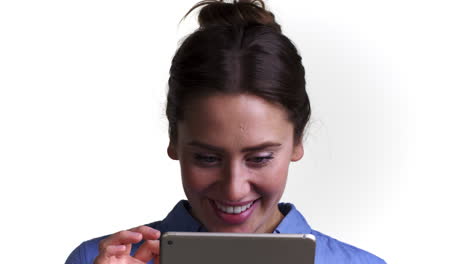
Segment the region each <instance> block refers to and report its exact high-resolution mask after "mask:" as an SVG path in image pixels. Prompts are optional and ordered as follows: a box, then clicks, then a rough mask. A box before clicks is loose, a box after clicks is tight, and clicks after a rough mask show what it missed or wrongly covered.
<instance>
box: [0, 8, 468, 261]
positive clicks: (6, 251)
mask: <svg viewBox="0 0 468 264" xmlns="http://www.w3.org/2000/svg"><path fill="white" fill-rule="evenodd" d="M194 3H195V1H192V0H183V1H182V0H178V1H159V2H158V1H154V0H153V1H123V0H121V1H104V0H92V1H90V0H81V1H63V0H62V1H58V0H56V1H52V0H43V1H22V0H16V1H2V2H1V3H0V203H1V218H0V221H1V222H0V227H1V230H2V231H1V239H0V248H1V252H2V257H1V259H0V262H1V263H22V262H31V261H33V262H35V263H63V262H64V261H65V259H66V257H67V256H68V254H69V253H70V252H71V251H72V250H73V249H74V247H76V246H77V245H78V244H79V243H81V242H82V241H84V240H87V239H90V238H93V237H97V236H101V235H105V234H109V233H113V232H116V231H119V230H121V229H126V228H130V227H134V226H137V225H141V224H145V223H149V222H152V221H155V220H159V219H161V218H163V217H164V216H165V215H166V214H167V213H168V212H169V210H170V209H171V208H172V207H173V206H174V205H175V203H176V202H177V201H178V200H180V199H182V198H184V195H183V191H182V188H181V186H180V179H179V171H178V164H177V162H175V161H172V160H170V159H169V158H168V157H167V156H166V145H167V142H168V138H167V133H166V129H167V125H166V120H165V117H164V104H165V92H166V89H167V79H168V71H169V67H170V61H171V58H172V56H173V54H174V52H175V49H176V47H177V41H178V40H179V39H180V38H181V37H183V36H184V35H185V34H187V33H189V32H190V31H191V30H193V29H195V27H196V23H195V22H196V19H195V16H193V15H192V16H190V17H189V18H188V19H187V20H186V21H185V22H182V23H181V25H180V27H178V26H177V23H178V22H179V19H180V18H181V17H182V16H183V15H184V14H185V12H186V11H188V9H189V8H190V7H191V6H192V5H193V4H194ZM267 7H269V8H270V9H271V10H272V11H273V12H274V13H275V15H276V17H277V19H278V22H279V23H281V24H282V26H283V31H284V33H285V34H286V35H287V36H288V37H290V38H291V39H292V40H293V42H294V43H295V44H296V45H297V47H298V49H299V51H300V53H301V55H302V56H303V62H304V66H305V68H306V71H307V76H306V77H307V89H308V91H309V96H310V98H311V101H312V107H313V122H312V124H311V126H310V128H309V134H308V138H307V141H306V155H305V157H304V158H303V160H302V161H300V162H298V163H295V164H292V166H291V170H290V178H289V182H288V186H287V189H286V193H285V195H284V197H283V201H289V202H294V203H295V204H296V206H297V207H298V208H299V209H300V210H301V212H302V213H303V214H304V215H305V216H306V218H307V219H308V220H309V223H310V224H311V226H312V227H313V228H315V229H317V230H319V231H321V232H323V233H326V234H328V235H330V236H333V237H335V238H337V239H339V240H342V241H345V242H348V243H350V244H353V245H355V246H357V247H360V248H363V249H366V250H368V251H370V252H372V253H374V254H376V255H378V256H380V257H382V258H384V259H385V260H387V262H388V263H395V264H396V263H399V264H401V263H460V262H463V260H465V259H466V256H465V255H464V253H463V252H466V242H464V238H466V237H467V236H468V232H467V228H466V227H465V225H466V223H468V217H467V214H466V212H467V205H466V202H464V201H467V200H468V194H467V187H468V185H467V184H466V181H465V179H464V178H466V177H467V176H468V171H467V168H466V163H467V147H468V141H467V135H468V126H467V125H466V123H467V122H468V118H467V117H466V114H467V113H468V107H467V98H468V97H467V93H466V91H467V89H468V81H467V71H468V67H467V61H468V52H467V47H468V39H467V24H468V18H467V16H466V10H467V8H466V7H465V6H463V1H455V0H445V1H417V0H405V1H403V0H396V1H375V0H373V1H371V0H367V1H366V0H356V1H344V0H342V1H341V0H330V1H292V0H291V1H278V0H276V1H267ZM463 244H465V246H464V245H463Z"/></svg>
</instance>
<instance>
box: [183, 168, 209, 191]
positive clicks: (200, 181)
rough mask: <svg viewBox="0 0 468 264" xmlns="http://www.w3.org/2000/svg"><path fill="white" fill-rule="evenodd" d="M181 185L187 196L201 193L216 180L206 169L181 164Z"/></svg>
mask: <svg viewBox="0 0 468 264" xmlns="http://www.w3.org/2000/svg"><path fill="white" fill-rule="evenodd" d="M181 174H182V184H183V187H184V190H185V192H186V193H187V194H189V193H190V194H194V193H202V192H204V191H206V190H207V189H209V186H211V185H212V184H213V183H214V182H215V181H216V180H215V179H214V177H213V173H212V172H209V171H207V170H206V169H200V168H197V167H196V166H193V165H189V164H183V163H181Z"/></svg>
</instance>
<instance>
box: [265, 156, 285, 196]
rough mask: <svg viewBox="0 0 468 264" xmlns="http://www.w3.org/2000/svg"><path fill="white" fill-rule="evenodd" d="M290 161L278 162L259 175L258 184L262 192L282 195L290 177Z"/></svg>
mask: <svg viewBox="0 0 468 264" xmlns="http://www.w3.org/2000/svg"><path fill="white" fill-rule="evenodd" d="M288 167H289V162H282V163H276V164H275V165H273V166H269V167H268V169H266V168H265V169H264V170H263V171H262V172H261V175H257V176H258V178H257V179H258V181H257V186H258V188H259V189H261V192H263V193H264V194H268V195H271V196H278V195H281V194H282V193H283V191H284V188H285V186H286V180H287V178H288Z"/></svg>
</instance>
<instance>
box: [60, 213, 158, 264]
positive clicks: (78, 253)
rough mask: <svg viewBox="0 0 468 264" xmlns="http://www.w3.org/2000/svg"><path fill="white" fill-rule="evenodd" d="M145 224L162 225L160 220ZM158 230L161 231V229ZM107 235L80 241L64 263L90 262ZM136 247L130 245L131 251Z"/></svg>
mask: <svg viewBox="0 0 468 264" xmlns="http://www.w3.org/2000/svg"><path fill="white" fill-rule="evenodd" d="M147 226H150V227H152V228H154V229H158V230H160V229H161V228H162V227H163V226H162V225H161V221H157V222H153V223H150V224H147ZM160 231H162V232H163V230H160ZM108 236H110V235H106V236H102V237H97V238H93V239H90V240H88V241H85V242H83V243H81V244H80V245H79V246H78V247H76V248H75V249H74V250H73V251H72V253H70V255H69V256H68V258H67V260H66V261H65V264H88V263H89V264H92V263H93V262H94V259H95V258H96V256H97V255H98V254H99V243H100V242H101V240H103V239H105V238H106V237H108ZM137 248H138V245H136V246H135V247H132V251H135V250H136V249H137Z"/></svg>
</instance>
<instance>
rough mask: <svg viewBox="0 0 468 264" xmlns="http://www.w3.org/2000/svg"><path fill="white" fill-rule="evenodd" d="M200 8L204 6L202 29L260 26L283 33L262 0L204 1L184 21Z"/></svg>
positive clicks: (196, 5) (201, 15) (201, 21)
mask: <svg viewBox="0 0 468 264" xmlns="http://www.w3.org/2000/svg"><path fill="white" fill-rule="evenodd" d="M200 6H204V7H203V8H202V9H201V10H200V13H199V15H198V23H199V25H200V28H206V27H209V26H220V25H224V26H235V25H249V24H260V25H265V26H269V27H272V28H274V29H275V30H276V31H278V32H281V26H280V25H279V24H278V23H276V21H275V16H274V15H273V13H271V12H270V11H268V10H266V9H265V3H264V2H263V1H262V0H239V1H236V0H234V2H232V3H227V2H224V0H204V1H201V2H198V3H197V4H195V5H194V6H193V7H192V8H191V9H190V10H189V11H188V12H187V14H185V16H184V17H183V18H182V19H184V18H185V17H187V15H189V14H190V13H191V12H192V11H193V10H194V9H196V8H198V7H200Z"/></svg>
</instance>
